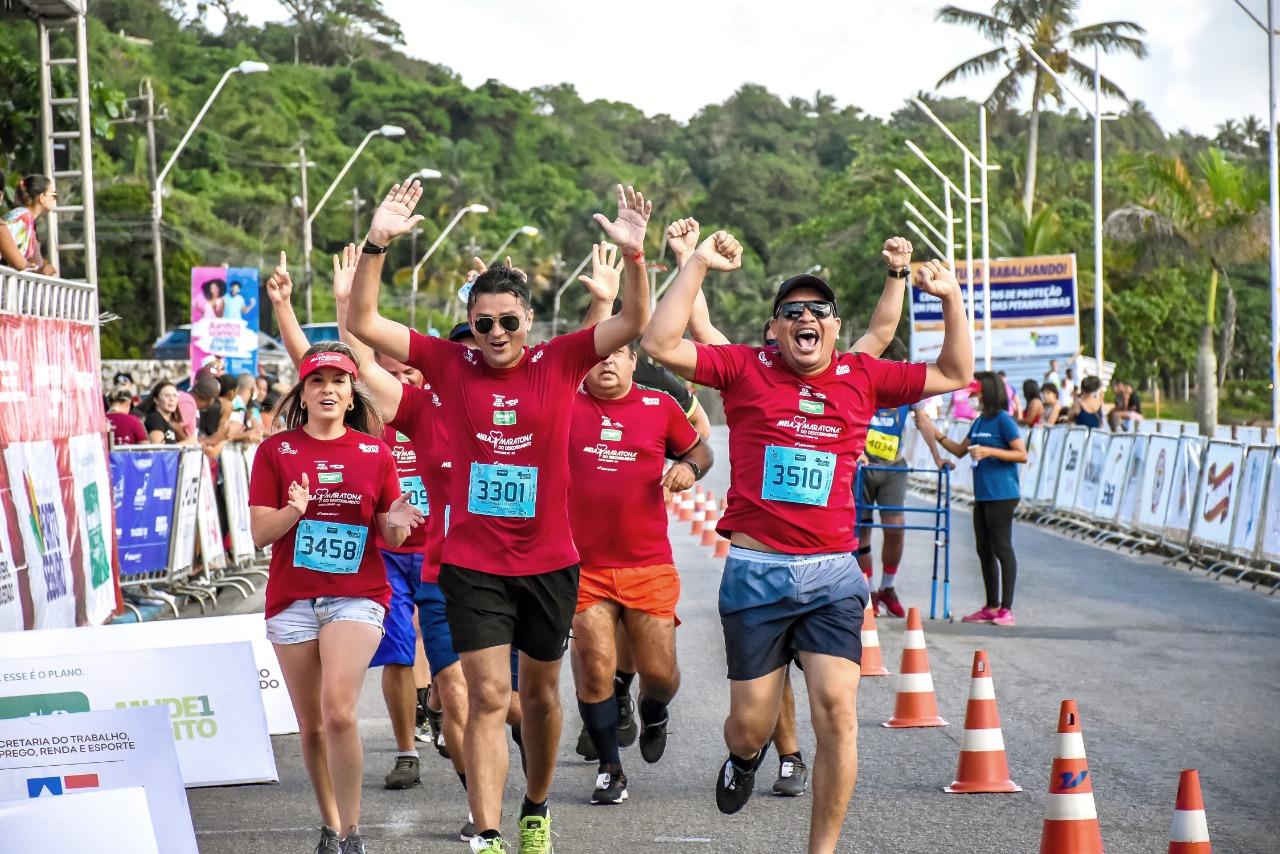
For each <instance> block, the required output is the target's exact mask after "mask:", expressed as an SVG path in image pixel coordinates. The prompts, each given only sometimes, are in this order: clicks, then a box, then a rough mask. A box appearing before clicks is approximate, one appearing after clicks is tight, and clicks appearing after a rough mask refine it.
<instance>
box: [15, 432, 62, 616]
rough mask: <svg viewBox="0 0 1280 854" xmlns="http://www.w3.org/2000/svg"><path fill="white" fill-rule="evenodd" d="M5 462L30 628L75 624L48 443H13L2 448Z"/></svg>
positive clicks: (57, 487)
mask: <svg viewBox="0 0 1280 854" xmlns="http://www.w3.org/2000/svg"><path fill="white" fill-rule="evenodd" d="M4 461H5V468H6V469H7V470H8V474H9V485H10V497H11V498H12V499H13V512H14V515H15V516H16V517H17V522H18V530H19V531H20V532H21V538H22V552H23V555H24V556H25V557H26V564H27V580H28V582H29V584H30V589H31V604H32V606H33V610H34V616H35V622H34V626H33V628H37V629H49V628H60V627H62V626H74V625H75V624H76V599H75V587H74V581H73V579H72V574H71V573H72V570H71V565H72V564H71V547H70V545H69V544H68V542H67V519H66V512H65V509H64V507H63V503H62V491H61V487H60V484H59V482H58V464H57V458H56V456H55V452H54V447H53V442H48V441H45V442H15V443H14V444H12V445H9V446H8V447H7V448H5V449H4Z"/></svg>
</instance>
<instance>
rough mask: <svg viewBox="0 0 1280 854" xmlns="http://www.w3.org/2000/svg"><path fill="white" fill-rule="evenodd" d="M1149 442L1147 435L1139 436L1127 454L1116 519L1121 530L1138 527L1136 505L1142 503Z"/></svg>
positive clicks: (1149, 438)
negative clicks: (1118, 512) (1126, 470)
mask: <svg viewBox="0 0 1280 854" xmlns="http://www.w3.org/2000/svg"><path fill="white" fill-rule="evenodd" d="M1138 423H1139V424H1141V423H1142V422H1141V421H1139V422H1138ZM1150 442H1151V437H1150V435H1147V434H1139V435H1138V436H1136V437H1135V438H1134V441H1133V450H1132V452H1131V453H1130V454H1129V473H1128V475H1127V476H1126V477H1125V483H1124V490H1123V491H1122V492H1121V496H1120V515H1119V518H1118V519H1117V521H1118V522H1119V524H1120V527H1122V528H1136V527H1138V504H1139V503H1140V502H1141V501H1142V476H1143V474H1144V473H1145V472H1146V462H1147V450H1148V448H1149V447H1150Z"/></svg>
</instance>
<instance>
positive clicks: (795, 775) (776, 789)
mask: <svg viewBox="0 0 1280 854" xmlns="http://www.w3.org/2000/svg"><path fill="white" fill-rule="evenodd" d="M808 785H809V766H807V765H805V764H804V760H802V759H800V757H798V756H783V757H782V758H781V759H780V760H779V762H778V779H777V780H776V781H774V784H773V793H774V794H775V795H781V796H782V797H784V798H798V797H800V796H801V795H803V794H804V792H805V789H806V788H807V787H808Z"/></svg>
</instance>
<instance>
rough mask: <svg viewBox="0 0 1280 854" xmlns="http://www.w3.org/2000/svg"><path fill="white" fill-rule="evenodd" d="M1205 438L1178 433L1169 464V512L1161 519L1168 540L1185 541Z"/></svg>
mask: <svg viewBox="0 0 1280 854" xmlns="http://www.w3.org/2000/svg"><path fill="white" fill-rule="evenodd" d="M1204 447H1205V440H1204V439H1202V438H1201V437H1199V436H1187V435H1183V436H1179V437H1178V455H1177V459H1176V460H1175V461H1174V465H1173V483H1172V484H1171V485H1170V487H1169V489H1170V493H1169V512H1168V515H1166V516H1165V519H1164V535H1165V538H1166V539H1168V540H1169V541H1170V542H1174V543H1185V542H1186V541H1187V532H1188V531H1190V530H1191V519H1192V516H1193V515H1195V503H1196V487H1197V486H1199V484H1200V461H1201V455H1202V454H1203V453H1204Z"/></svg>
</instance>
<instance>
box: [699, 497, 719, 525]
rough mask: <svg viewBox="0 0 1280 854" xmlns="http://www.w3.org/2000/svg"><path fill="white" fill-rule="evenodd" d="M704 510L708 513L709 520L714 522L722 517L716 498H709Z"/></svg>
mask: <svg viewBox="0 0 1280 854" xmlns="http://www.w3.org/2000/svg"><path fill="white" fill-rule="evenodd" d="M703 512H705V513H706V514H707V521H708V522H714V521H716V520H717V519H719V518H720V508H719V506H717V504H716V500H715V498H708V499H707V503H706V506H705V507H704V508H703Z"/></svg>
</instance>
